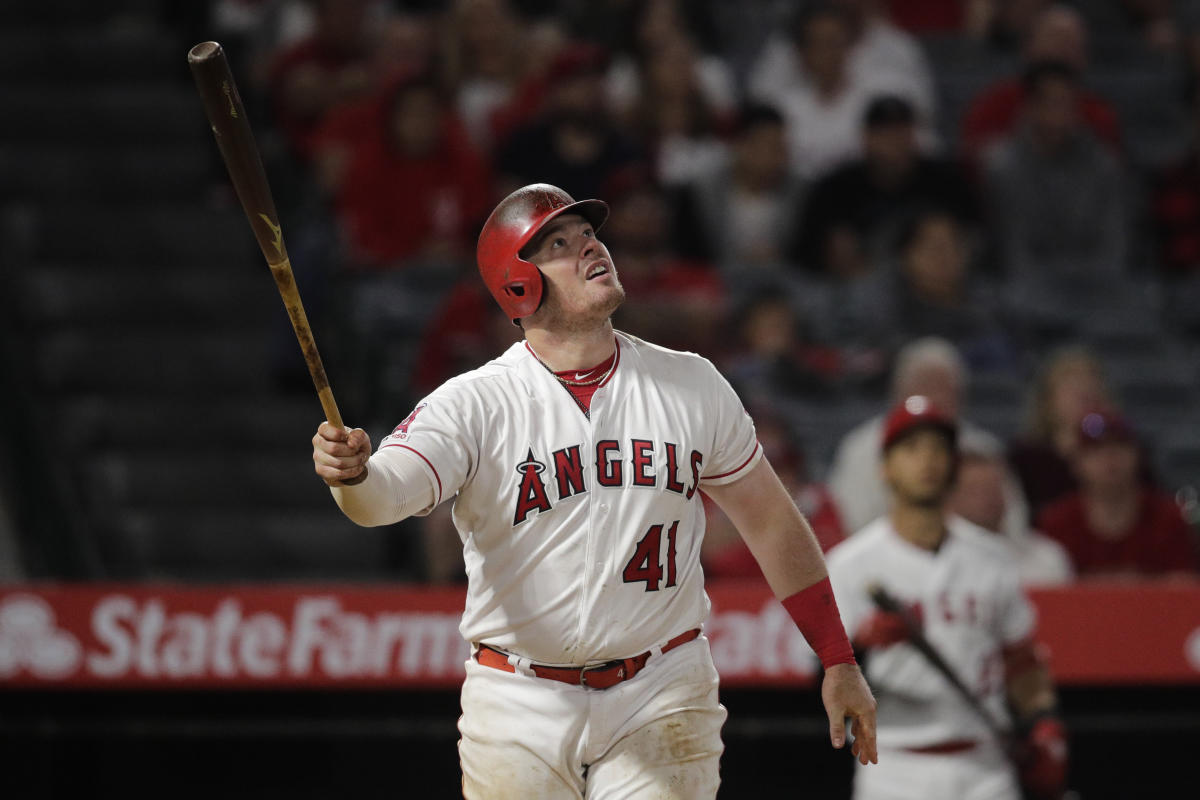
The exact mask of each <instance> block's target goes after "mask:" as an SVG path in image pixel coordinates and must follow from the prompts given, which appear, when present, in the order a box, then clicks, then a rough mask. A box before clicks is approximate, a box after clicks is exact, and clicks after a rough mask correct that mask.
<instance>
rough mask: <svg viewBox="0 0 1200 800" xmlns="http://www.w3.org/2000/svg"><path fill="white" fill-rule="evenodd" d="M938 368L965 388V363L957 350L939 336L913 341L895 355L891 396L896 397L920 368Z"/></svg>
mask: <svg viewBox="0 0 1200 800" xmlns="http://www.w3.org/2000/svg"><path fill="white" fill-rule="evenodd" d="M925 366H938V367H942V368H943V369H945V370H947V371H948V372H951V373H953V374H954V375H955V376H956V377H957V378H958V380H959V384H960V385H962V386H964V387H965V386H966V383H967V362H966V359H964V358H963V357H962V354H961V353H959V352H958V348H957V347H955V346H954V345H953V344H951V343H950V342H948V341H947V340H945V339H943V338H941V337H940V336H924V337H922V338H920V339H914V340H913V341H911V342H909V343H908V344H906V345H904V347H902V348H900V352H899V353H897V354H896V364H895V367H894V369H893V370H892V387H891V388H892V395H893V396H894V397H898V396H899V394H901V393H902V392H900V387H901V386H903V385H904V383H905V382H906V381H907V380H908V378H909V377H911V376H912V374H913V373H914V372H916V371H917V370H918V369H920V368H921V367H925Z"/></svg>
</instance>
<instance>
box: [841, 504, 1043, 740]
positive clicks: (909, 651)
mask: <svg viewBox="0 0 1200 800" xmlns="http://www.w3.org/2000/svg"><path fill="white" fill-rule="evenodd" d="M947 528H948V531H949V532H948V534H947V536H946V539H945V540H944V541H943V542H942V544H941V546H940V547H939V548H938V549H937V551H936V552H931V551H929V550H925V549H923V548H920V547H917V546H916V545H914V544H911V543H909V542H908V541H906V540H905V539H903V538H901V536H900V534H898V533H897V532H896V530H895V528H894V527H893V526H892V523H891V521H890V519H888V518H887V517H881V518H879V519H877V520H875V521H874V522H872V523H871V524H869V525H867V526H866V527H865V528H863V529H862V530H861V531H860V532H859V533H857V534H855V535H854V536H852V537H851V538H849V539H847V540H846V541H845V542H842V543H841V544H839V545H837V546H836V547H834V548H833V549H832V550H831V551H830V552H829V554H828V556H827V563H828V567H829V577H830V582H831V583H832V584H833V590H834V594H835V596H836V597H837V601H838V607H839V608H840V609H841V613H842V620H843V622H844V623H845V625H846V630H847V631H850V632H851V634H852V635H853V632H854V631H856V630H857V629H858V626H859V625H860V624H861V623H862V621H863V620H864V619H865V618H866V617H867V616H869V615H870V614H871V613H872V612H873V611H874V610H875V606H874V604H873V603H872V601H871V599H870V597H869V596H868V594H867V591H868V587H870V586H871V585H872V584H879V585H880V586H882V587H883V588H885V589H886V590H887V591H888V592H889V593H890V594H891V595H892V596H894V597H895V598H896V599H898V600H899V601H900V602H902V603H906V604H909V605H910V606H912V607H915V608H914V611H915V612H916V613H917V614H918V615H919V617H920V618H921V619H922V621H923V628H924V633H925V636H926V638H928V640H929V642H930V643H931V644H932V645H933V646H934V647H935V648H937V650H938V651H939V652H940V653H941V654H942V656H943V657H944V658H945V659H946V661H947V663H949V664H950V665H951V666H952V667H953V668H954V670H955V671H956V672H957V673H958V676H959V678H961V679H962V681H963V683H965V684H966V685H967V687H968V688H970V689H971V690H972V692H973V693H974V694H975V695H976V696H978V697H980V698H981V699H982V700H983V702H984V704H985V705H986V706H987V708H988V709H989V710H990V711H991V712H992V714H993V718H994V719H997V720H1007V719H1008V713H1007V710H1006V706H1005V675H1004V660H1003V657H1002V653H1003V648H1004V647H1005V646H1007V645H1012V644H1016V643H1018V642H1021V641H1023V640H1026V639H1028V638H1029V637H1030V636H1032V635H1033V631H1034V624H1035V618H1034V610H1033V606H1032V605H1031V604H1030V603H1029V601H1028V599H1027V598H1026V597H1025V595H1024V594H1023V593H1022V591H1021V589H1020V585H1019V579H1020V575H1019V572H1018V568H1017V565H1016V562H1015V561H1014V560H1013V557H1012V555H1011V554H1010V552H1009V551H1008V549H1007V548H1006V547H1005V546H1004V543H1003V542H1002V541H1000V540H997V538H996V534H991V533H988V532H987V531H985V530H983V529H982V528H979V527H977V526H975V525H972V524H971V523H969V522H967V521H966V520H964V519H962V518H959V517H954V516H950V517H948V518H947ZM866 676H867V680H868V682H869V683H870V684H871V687H872V689H873V690H874V691H875V694H876V700H877V702H878V704H879V705H878V726H879V727H878V739H879V746H880V748H914V747H930V746H934V745H938V744H943V743H945V742H950V741H956V740H963V739H971V740H976V741H981V742H986V741H988V740H989V739H990V738H991V735H990V734H989V733H988V730H987V728H986V727H985V725H984V723H983V722H982V721H981V720H980V719H979V718H978V716H977V715H976V713H975V712H974V711H972V710H971V709H970V707H969V706H968V705H967V704H966V702H965V701H964V700H963V699H962V698H961V697H960V696H959V695H958V694H957V693H956V692H955V690H954V689H953V688H952V687H951V686H950V684H949V683H948V682H947V681H946V679H945V678H944V677H942V675H941V674H940V673H938V672H937V670H936V669H934V668H933V667H932V666H930V664H929V663H928V662H927V661H926V659H925V657H924V656H922V655H921V654H920V653H919V652H918V651H917V650H916V649H915V648H913V647H912V646H910V645H909V644H907V643H901V644H897V645H893V646H891V647H885V648H880V649H878V650H872V651H871V652H870V654H869V656H868V657H867V663H866Z"/></svg>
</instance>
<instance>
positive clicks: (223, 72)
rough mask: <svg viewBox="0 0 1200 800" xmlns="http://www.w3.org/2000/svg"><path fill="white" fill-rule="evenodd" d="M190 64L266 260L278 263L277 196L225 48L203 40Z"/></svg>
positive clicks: (282, 255)
mask: <svg viewBox="0 0 1200 800" xmlns="http://www.w3.org/2000/svg"><path fill="white" fill-rule="evenodd" d="M188 66H189V67H190V68H191V70H192V77H193V78H195V80H196V88H197V89H198V90H199V91H200V99H201V100H202V101H203V103H204V110H205V112H206V113H207V115H208V121H209V123H210V124H211V125H212V132H213V136H215V137H216V139H217V147H218V148H220V150H221V158H222V159H224V161H225V166H226V168H228V170H229V177H230V179H231V180H232V181H233V188H234V189H235V190H236V191H237V196H238V199H239V200H240V201H241V203H242V208H243V210H244V211H245V212H246V218H247V219H249V221H250V227H251V228H252V229H253V230H254V238H255V239H256V240H257V241H258V246H259V248H260V249H261V250H262V253H263V256H264V257H266V259H267V263H268V264H279V263H282V262H284V261H286V260H287V248H286V247H285V246H284V243H283V234H282V232H281V231H280V227H279V214H278V213H277V212H276V211H275V199H274V198H273V197H272V196H271V188H270V185H269V184H268V183H267V174H266V171H265V170H264V169H263V164H262V157H261V156H259V153H258V145H257V144H256V143H255V140H254V133H253V131H251V130H250V121H249V120H248V119H247V118H246V108H245V106H243V105H242V98H241V95H240V94H239V93H238V88H237V83H236V82H235V81H234V79H233V73H232V71H230V69H229V60H228V59H227V58H226V57H225V50H224V49H223V48H222V47H221V45H219V44H218V43H216V42H201V43H200V44H198V45H196V46H195V47H193V48H192V49H191V50H190V51H188Z"/></svg>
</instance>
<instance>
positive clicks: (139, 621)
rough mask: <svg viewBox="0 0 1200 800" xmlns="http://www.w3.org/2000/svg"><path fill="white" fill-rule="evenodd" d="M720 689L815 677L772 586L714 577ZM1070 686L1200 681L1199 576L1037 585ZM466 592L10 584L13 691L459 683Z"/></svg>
mask: <svg viewBox="0 0 1200 800" xmlns="http://www.w3.org/2000/svg"><path fill="white" fill-rule="evenodd" d="M709 595H710V597H711V598H712V601H713V614H712V616H711V617H710V619H709V621H708V623H707V625H706V626H705V633H706V635H707V636H708V637H709V639H710V640H711V642H712V651H713V658H714V660H715V661H716V664H717V668H718V670H719V671H720V673H721V680H722V684H723V685H725V686H727V687H736V686H778V687H787V686H803V685H806V684H808V683H810V682H811V680H812V679H813V676H814V667H815V663H814V660H813V656H812V651H811V650H810V649H809V648H808V645H807V644H806V643H805V642H804V639H803V637H802V636H801V635H800V633H799V632H798V631H797V630H796V628H795V626H794V625H793V624H792V622H791V620H790V618H789V617H788V615H787V613H786V612H785V611H784V610H783V608H782V607H781V606H780V605H779V603H778V602H777V601H776V600H775V599H774V598H773V597H772V596H771V594H770V592H769V591H768V590H767V588H766V587H765V586H764V585H763V584H761V583H717V584H710V586H709ZM1033 600H1034V602H1035V604H1036V605H1037V607H1038V611H1039V619H1040V634H1039V638H1040V639H1041V640H1042V641H1043V642H1044V643H1045V644H1046V645H1047V646H1048V649H1049V652H1050V654H1051V668H1052V670H1053V672H1054V674H1055V677H1056V678H1057V680H1058V681H1059V682H1060V683H1062V684H1066V685H1071V684H1135V683H1137V684H1172V683H1173V684H1184V683H1190V684H1196V683H1200V582H1197V583H1184V584H1179V583H1174V584H1157V583H1155V584H1151V583H1146V584H1141V583H1139V584H1116V585H1082V586H1077V587H1071V588H1066V589H1055V590H1042V591H1038V592H1035V593H1033ZM462 604H463V592H462V591H461V590H460V589H456V588H435V587H424V586H401V587H391V586H371V587H363V586H325V585H310V586H219V587H217V586H200V587H193V586H180V585H147V584H130V585H111V584H110V585H96V584H71V585H52V584H30V585H10V586H4V587H0V687H5V688H34V687H44V688H53V687H75V688H104V687H112V688H153V687H162V688H186V687H195V688H252V687H278V688H288V687H291V688H303V687H311V688H321V687H333V686H337V687H347V688H350V687H391V688H399V689H403V688H423V687H428V688H432V687H444V688H454V687H457V686H458V684H459V683H460V682H461V680H462V675H463V662H464V660H465V659H466V658H467V656H468V652H469V650H468V646H467V644H466V643H465V642H464V641H463V640H462V638H461V637H460V636H459V633H458V620H459V614H460V611H461V609H462Z"/></svg>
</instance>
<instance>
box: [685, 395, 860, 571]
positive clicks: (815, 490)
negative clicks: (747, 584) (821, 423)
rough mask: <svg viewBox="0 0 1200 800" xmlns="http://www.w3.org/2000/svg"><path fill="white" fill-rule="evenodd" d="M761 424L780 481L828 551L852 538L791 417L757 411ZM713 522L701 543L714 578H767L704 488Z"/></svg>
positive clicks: (760, 432)
mask: <svg viewBox="0 0 1200 800" xmlns="http://www.w3.org/2000/svg"><path fill="white" fill-rule="evenodd" d="M753 416H754V420H755V428H756V430H757V433H758V441H759V443H760V444H762V448H763V456H764V457H765V458H766V459H768V460H769V461H770V462H771V466H772V467H774V468H775V471H776V472H777V473H778V474H779V480H780V481H782V482H783V485H784V487H785V488H786V489H787V490H788V493H789V494H790V495H791V496H792V500H794V501H795V503H796V506H797V507H798V508H799V509H800V510H801V511H802V512H803V513H804V517H805V519H807V520H808V524H809V525H810V526H812V529H813V533H814V534H816V537H817V542H818V544H820V545H821V550H822V551H828V550H829V549H830V548H832V547H834V546H836V545H837V544H839V543H840V542H842V541H843V540H844V539H845V538H846V530H845V528H844V526H843V525H842V519H841V515H840V514H839V513H838V509H837V503H836V502H835V501H834V499H833V495H831V494H830V493H829V490H828V489H827V488H826V487H825V486H824V485H823V484H821V483H818V482H816V481H813V480H812V478H811V476H810V475H809V474H808V467H807V463H806V461H805V457H804V446H803V443H802V442H800V440H799V438H798V437H797V436H796V434H795V432H794V431H793V430H792V429H791V428H790V427H789V426H788V425H787V423H786V421H784V420H783V419H781V418H779V417H776V416H774V415H773V414H770V413H755V414H753ZM700 496H701V498H702V499H703V501H704V513H705V515H706V517H707V527H706V529H705V534H704V542H703V543H702V544H701V551H700V553H701V556H700V557H701V561H702V563H703V566H704V574H705V575H706V576H708V577H709V578H758V579H760V580H761V579H762V572H761V571H760V570H759V567H758V562H757V561H755V560H754V556H753V555H751V553H750V550H749V548H747V547H746V543H745V542H744V541H742V537H740V536H738V534H737V530H736V529H735V528H734V527H733V523H731V522H730V521H729V519H728V518H727V517H726V516H725V515H724V514H723V513H722V512H721V509H720V508H718V507H717V505H716V504H715V503H713V502H712V501H711V500H709V499H708V496H707V495H705V494H704V493H703V492H701V495H700Z"/></svg>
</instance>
